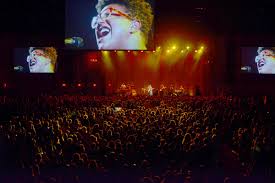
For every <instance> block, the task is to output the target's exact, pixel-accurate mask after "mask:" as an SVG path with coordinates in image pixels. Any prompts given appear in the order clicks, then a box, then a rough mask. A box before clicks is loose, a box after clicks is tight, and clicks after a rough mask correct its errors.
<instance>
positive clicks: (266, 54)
mask: <svg viewBox="0 0 275 183" xmlns="http://www.w3.org/2000/svg"><path fill="white" fill-rule="evenodd" d="M255 62H256V64H257V68H258V71H259V73H260V74H275V54H274V52H273V51H272V50H267V49H266V50H262V51H261V52H260V53H259V54H258V56H256V58H255Z"/></svg>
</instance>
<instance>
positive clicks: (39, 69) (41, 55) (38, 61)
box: [27, 49, 54, 73]
mask: <svg viewBox="0 0 275 183" xmlns="http://www.w3.org/2000/svg"><path fill="white" fill-rule="evenodd" d="M27 62H28V65H29V69H30V72H31V73H53V72H54V66H53V65H52V64H51V59H50V58H49V57H48V56H47V55H46V54H45V52H44V51H43V50H40V49H36V50H33V51H32V52H31V53H30V54H29V56H28V57H27Z"/></svg>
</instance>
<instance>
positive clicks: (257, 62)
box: [241, 47, 275, 74]
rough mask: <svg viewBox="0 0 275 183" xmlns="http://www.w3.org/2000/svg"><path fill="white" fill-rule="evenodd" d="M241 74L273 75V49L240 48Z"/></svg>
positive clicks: (274, 53) (274, 61)
mask: <svg viewBox="0 0 275 183" xmlns="http://www.w3.org/2000/svg"><path fill="white" fill-rule="evenodd" d="M241 64H242V65H241V72H242V73H255V74H275V47H242V48H241Z"/></svg>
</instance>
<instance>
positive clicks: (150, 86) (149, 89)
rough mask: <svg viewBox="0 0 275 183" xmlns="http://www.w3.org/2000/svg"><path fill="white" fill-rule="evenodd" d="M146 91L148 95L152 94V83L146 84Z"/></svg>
mask: <svg viewBox="0 0 275 183" xmlns="http://www.w3.org/2000/svg"><path fill="white" fill-rule="evenodd" d="M147 91H148V95H149V96H153V87H152V85H150V84H149V85H148V87H147Z"/></svg>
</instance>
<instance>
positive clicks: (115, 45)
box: [92, 4, 140, 50]
mask: <svg viewBox="0 0 275 183" xmlns="http://www.w3.org/2000/svg"><path fill="white" fill-rule="evenodd" d="M92 28H94V29H95V36H96V42H97V45H98V49H106V50H116V49H131V48H133V47H131V46H132V45H133V44H132V43H133V41H136V42H137V41H140V40H139V39H136V37H135V36H134V35H133V32H132V28H133V20H132V18H131V17H130V16H129V12H128V11H127V8H126V7H125V6H122V5H119V4H110V5H108V6H105V7H104V8H103V9H102V11H101V12H100V13H99V15H98V16H96V17H94V18H93V21H92ZM139 31H140V30H139ZM137 45H138V44H137ZM133 49H135V48H133ZM136 49H139V48H136Z"/></svg>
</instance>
